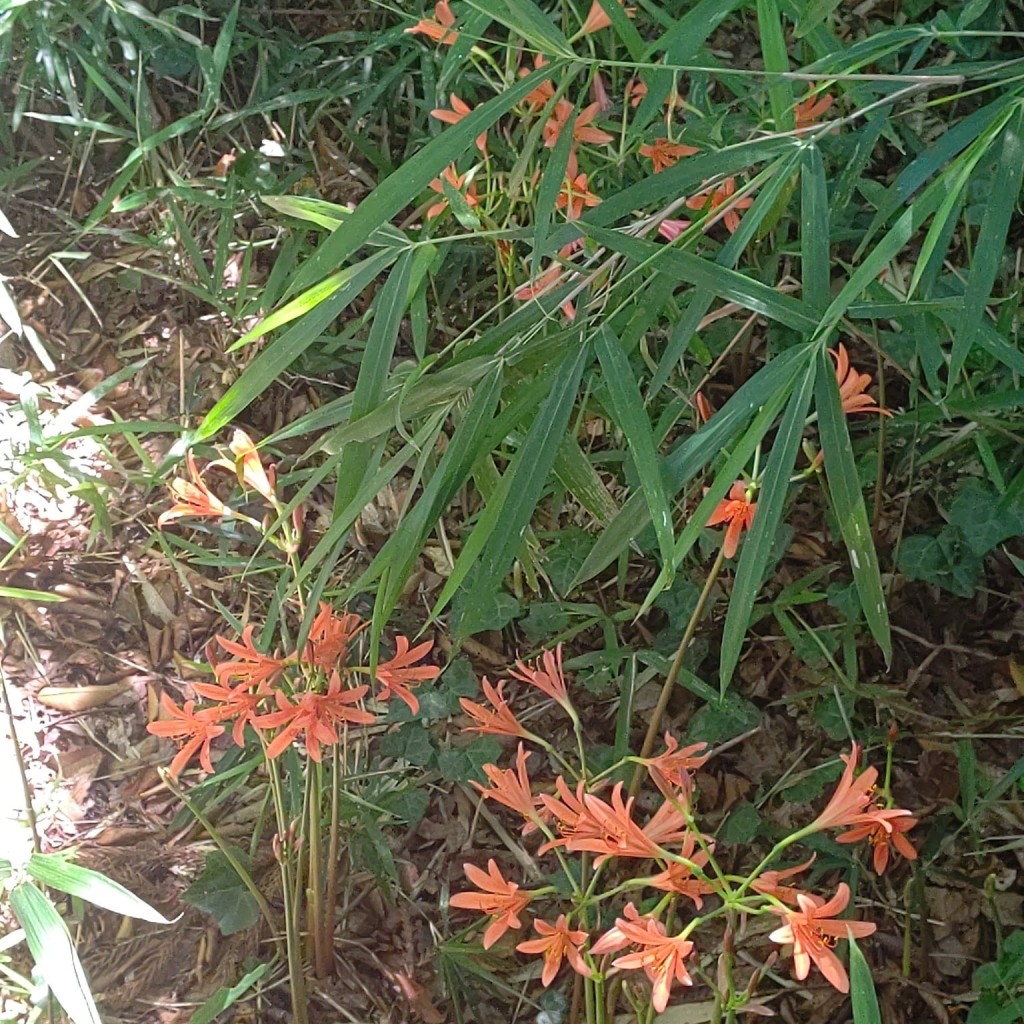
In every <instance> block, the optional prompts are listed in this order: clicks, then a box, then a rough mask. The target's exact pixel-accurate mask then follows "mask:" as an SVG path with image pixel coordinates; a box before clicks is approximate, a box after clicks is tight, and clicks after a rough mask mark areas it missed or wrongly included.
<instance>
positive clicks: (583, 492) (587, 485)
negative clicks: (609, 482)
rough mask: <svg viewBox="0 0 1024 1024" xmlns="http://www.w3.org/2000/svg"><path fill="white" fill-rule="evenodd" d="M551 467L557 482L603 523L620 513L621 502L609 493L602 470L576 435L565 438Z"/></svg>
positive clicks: (605, 523)
mask: <svg viewBox="0 0 1024 1024" xmlns="http://www.w3.org/2000/svg"><path fill="white" fill-rule="evenodd" d="M551 468H552V472H553V473H554V474H555V477H556V478H557V479H558V482H559V483H560V484H561V485H562V486H563V487H564V488H565V489H566V490H567V491H568V492H569V493H570V494H571V495H572V496H573V497H574V498H575V499H576V500H577V501H578V502H579V503H580V505H581V506H582V507H583V508H585V509H586V510H587V511H588V512H589V513H590V514H591V515H592V516H593V517H594V518H595V519H596V520H597V521H598V522H599V523H600V524H601V525H602V526H604V525H607V524H608V523H609V522H611V520H612V519H614V518H615V516H616V515H617V514H618V511H619V505H618V502H617V501H616V500H615V499H614V498H613V497H612V496H611V495H610V494H609V493H608V488H607V487H605V485H604V481H603V480H602V479H601V476H600V474H599V473H598V472H597V470H596V469H594V467H593V466H592V465H591V463H590V460H589V459H588V458H587V457H586V455H584V454H583V450H582V449H581V448H580V445H579V442H578V441H577V440H576V438H575V437H569V436H568V435H567V436H566V437H564V438H562V443H561V444H560V445H559V446H558V454H557V455H556V456H555V464H554V466H552V467H551Z"/></svg>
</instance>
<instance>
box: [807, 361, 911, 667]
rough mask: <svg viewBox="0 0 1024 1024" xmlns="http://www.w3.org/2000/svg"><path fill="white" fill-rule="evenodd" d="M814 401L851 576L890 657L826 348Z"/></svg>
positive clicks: (881, 597) (878, 581) (874, 562)
mask: <svg viewBox="0 0 1024 1024" xmlns="http://www.w3.org/2000/svg"><path fill="white" fill-rule="evenodd" d="M814 402H815V406H816V407H817V410H818V430H819V432H820V435H821V448H822V451H823V452H824V454H825V474H826V476H827V478H828V484H829V491H830V492H831V494H830V496H831V500H832V508H833V511H834V512H835V516H836V520H837V522H838V523H839V531H840V533H841V534H842V536H843V542H844V543H845V544H846V549H847V551H848V552H849V553H850V565H851V566H852V568H853V581H854V584H855V586H856V588H857V595H858V596H859V598H860V605H861V608H862V609H863V610H864V618H865V620H866V621H867V624H868V628H869V629H870V630H871V635H872V636H873V637H874V638H875V642H876V643H877V644H878V646H879V647H881V649H882V653H883V654H884V655H885V660H886V662H888V661H889V660H890V659H891V658H892V638H891V635H890V632H889V615H888V612H887V611H886V607H885V592H884V591H883V590H882V578H881V575H880V573H879V571H878V555H877V554H876V553H875V545H874V542H873V541H872V539H871V528H870V525H869V523H868V513H867V509H866V508H865V507H864V495H863V494H861V490H860V480H859V478H858V476H857V465H856V463H855V462H854V459H853V449H852V448H851V446H850V432H849V428H848V427H847V423H846V415H845V413H844V412H843V406H842V401H841V399H840V397H839V385H838V383H837V382H836V373H835V367H834V366H833V365H832V362H831V360H830V358H829V356H828V353H827V352H825V350H824V349H822V350H821V351H820V352H819V354H818V373H817V381H816V385H815V393H814Z"/></svg>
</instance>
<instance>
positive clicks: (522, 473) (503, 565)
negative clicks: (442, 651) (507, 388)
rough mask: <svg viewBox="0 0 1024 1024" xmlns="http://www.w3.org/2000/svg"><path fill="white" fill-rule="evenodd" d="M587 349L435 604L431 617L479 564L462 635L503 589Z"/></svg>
mask: <svg viewBox="0 0 1024 1024" xmlns="http://www.w3.org/2000/svg"><path fill="white" fill-rule="evenodd" d="M588 349H589V347H588V346H587V345H586V344H584V343H581V344H580V345H578V346H577V347H576V349H575V351H574V354H572V355H567V356H566V357H565V358H564V359H563V362H562V363H561V365H560V366H559V367H558V370H557V372H556V376H555V379H554V381H553V383H552V385H551V390H550V392H549V394H548V396H547V397H546V398H545V400H544V403H543V404H542V405H541V407H540V409H539V411H538V413H537V417H536V419H535V420H534V421H533V423H532V424H531V426H530V429H529V431H528V432H527V434H526V436H525V437H524V438H523V443H522V444H521V445H520V446H519V450H518V451H517V452H516V454H515V456H514V457H513V459H512V462H511V463H510V464H509V466H508V469H506V471H505V473H504V475H503V476H502V478H501V484H500V486H499V493H497V494H495V496H494V498H493V499H492V500H491V501H489V502H488V503H487V507H486V508H485V510H484V512H483V514H482V515H481V516H480V518H479V520H478V521H477V524H476V526H475V527H474V529H473V532H472V534H470V536H469V538H468V540H467V541H466V545H465V548H464V549H463V551H462V553H461V554H460V555H459V559H458V561H457V562H456V565H455V571H454V572H453V573H452V576H451V578H450V579H449V580H448V582H447V584H446V585H445V588H444V590H443V591H442V593H441V595H440V597H439V598H438V600H437V603H436V604H435V606H434V610H433V611H432V613H431V618H434V617H436V616H437V614H438V613H439V612H440V610H441V608H443V607H444V606H445V604H446V603H447V602H448V601H449V600H450V599H451V597H452V596H453V595H454V593H455V589H456V588H457V587H458V586H459V585H460V584H461V582H462V580H463V579H465V578H466V576H467V574H468V572H469V569H470V568H471V567H472V568H473V569H474V571H475V576H474V579H473V582H472V585H471V587H470V591H469V594H468V596H467V599H466V614H465V615H464V616H463V618H462V620H461V621H460V623H459V627H458V634H457V635H458V638H459V639H462V638H464V637H467V636H469V635H471V634H472V633H473V632H474V627H475V626H476V625H477V621H478V616H477V613H478V612H479V611H480V610H481V609H483V608H486V606H487V602H488V601H489V600H490V598H491V597H492V596H493V595H494V594H495V593H497V592H498V591H499V590H500V588H501V586H502V582H503V580H504V577H505V573H506V572H508V570H509V569H510V568H511V566H512V562H513V560H514V558H515V556H516V552H517V551H518V549H519V545H520V543H521V542H522V537H523V534H524V532H525V531H526V528H527V527H528V526H529V525H530V517H531V516H532V515H533V512H534V509H535V508H536V507H537V502H538V501H539V500H540V496H541V494H542V493H543V491H544V487H545V485H546V484H547V482H548V476H549V474H550V471H551V466H552V464H553V463H554V460H555V455H556V454H557V452H558V446H559V444H560V443H561V440H562V436H563V435H564V433H565V430H566V427H567V426H568V423H569V415H570V413H571V412H572V408H573V405H574V404H575V401H576V395H577V392H578V390H579V383H580V378H581V377H582V375H583V368H584V366H585V365H586V363H587V360H588V359H589V358H590V353H589V350H588ZM570 352H573V350H570ZM478 531H479V532H481V533H482V534H483V536H484V538H485V540H484V542H483V544H479V543H477V542H475V541H476V535H477V533H478Z"/></svg>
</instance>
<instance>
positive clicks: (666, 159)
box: [639, 139, 700, 174]
mask: <svg viewBox="0 0 1024 1024" xmlns="http://www.w3.org/2000/svg"><path fill="white" fill-rule="evenodd" d="M639 152H640V155H641V156H645V157H647V159H648V160H650V161H651V170H652V172H653V173H654V174H658V173H659V172H661V171H663V170H665V168H666V167H672V166H674V165H675V164H677V163H678V162H679V159H680V157H684V156H693V154H694V153H699V152H700V150H699V149H698V148H697V147H696V146H687V145H686V144H685V143H682V142H671V141H670V140H669V139H655V140H654V141H653V142H650V143H648V144H647V145H644V146H641V147H640V150H639Z"/></svg>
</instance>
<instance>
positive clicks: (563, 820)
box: [537, 775, 587, 853]
mask: <svg viewBox="0 0 1024 1024" xmlns="http://www.w3.org/2000/svg"><path fill="white" fill-rule="evenodd" d="M555 793H556V794H557V796H551V795H550V794H549V793H541V795H540V796H539V797H538V802H539V805H540V806H541V807H542V808H543V813H544V814H545V815H546V816H547V817H548V818H553V819H554V820H556V821H557V822H558V830H559V832H560V833H561V835H562V838H561V839H552V840H550V841H549V842H546V843H544V845H543V846H541V847H540V849H539V850H538V851H537V852H538V853H547V852H548V850H553V849H554V848H555V847H556V846H564V845H565V843H566V840H567V839H568V838H570V837H571V836H573V835H574V834H575V833H576V829H577V828H578V826H579V824H580V821H581V820H582V819H583V818H585V817H586V816H587V808H586V805H585V804H584V803H583V798H584V796H585V795H586V783H585V782H584V781H583V780H582V779H581V780H580V781H579V782H577V783H576V791H575V793H574V792H573V791H572V790H571V789H569V786H568V785H567V784H566V781H565V779H564V778H563V777H562V776H561V775H559V776H558V777H557V778H556V779H555Z"/></svg>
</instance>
